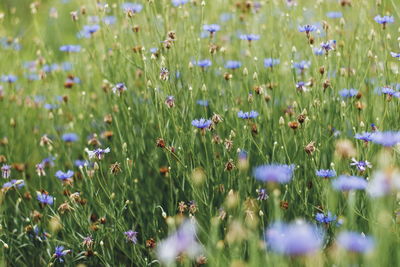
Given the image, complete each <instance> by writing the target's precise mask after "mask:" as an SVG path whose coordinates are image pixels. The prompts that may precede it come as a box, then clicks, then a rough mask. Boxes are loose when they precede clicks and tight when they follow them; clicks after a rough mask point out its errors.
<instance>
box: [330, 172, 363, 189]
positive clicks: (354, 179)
mask: <svg viewBox="0 0 400 267" xmlns="http://www.w3.org/2000/svg"><path fill="white" fill-rule="evenodd" d="M367 185H368V183H367V181H366V180H365V179H364V178H362V177H359V176H349V175H341V176H339V177H338V178H337V179H335V180H333V181H332V186H333V188H334V189H336V190H338V191H350V190H364V189H366V188H367Z"/></svg>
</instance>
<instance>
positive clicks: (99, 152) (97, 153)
mask: <svg viewBox="0 0 400 267" xmlns="http://www.w3.org/2000/svg"><path fill="white" fill-rule="evenodd" d="M110 151H111V150H110V148H108V147H107V148H106V149H102V148H97V149H95V150H92V151H91V150H86V153H88V156H89V159H93V158H97V159H99V160H101V159H103V158H104V155H105V154H107V153H110Z"/></svg>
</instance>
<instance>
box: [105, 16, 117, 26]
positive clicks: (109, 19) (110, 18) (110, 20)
mask: <svg viewBox="0 0 400 267" xmlns="http://www.w3.org/2000/svg"><path fill="white" fill-rule="evenodd" d="M103 22H104V24H106V25H113V24H115V23H116V22H117V18H116V17H115V16H106V17H104V18H103Z"/></svg>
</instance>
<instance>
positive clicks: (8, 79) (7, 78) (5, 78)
mask: <svg viewBox="0 0 400 267" xmlns="http://www.w3.org/2000/svg"><path fill="white" fill-rule="evenodd" d="M17 79H18V78H17V76H15V75H12V74H8V75H2V76H1V81H2V82H5V83H15V82H16V81H17Z"/></svg>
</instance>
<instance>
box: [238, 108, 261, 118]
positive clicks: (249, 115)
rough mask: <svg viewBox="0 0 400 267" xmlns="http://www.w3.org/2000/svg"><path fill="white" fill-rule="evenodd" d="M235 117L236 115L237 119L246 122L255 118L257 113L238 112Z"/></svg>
mask: <svg viewBox="0 0 400 267" xmlns="http://www.w3.org/2000/svg"><path fill="white" fill-rule="evenodd" d="M237 115H238V117H239V118H241V119H246V120H248V119H254V118H257V116H258V112H257V111H254V110H252V111H250V112H243V111H239V112H238V114H237Z"/></svg>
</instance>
